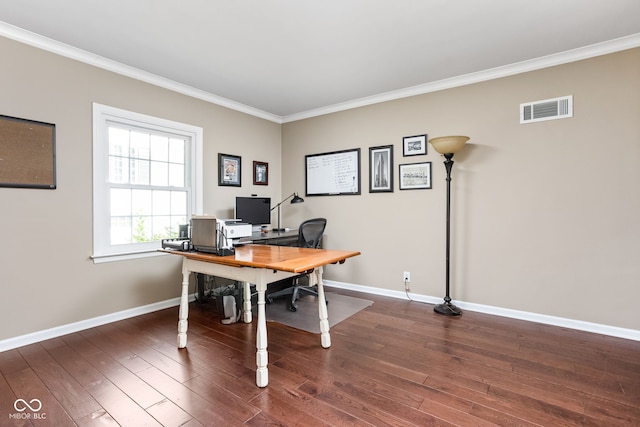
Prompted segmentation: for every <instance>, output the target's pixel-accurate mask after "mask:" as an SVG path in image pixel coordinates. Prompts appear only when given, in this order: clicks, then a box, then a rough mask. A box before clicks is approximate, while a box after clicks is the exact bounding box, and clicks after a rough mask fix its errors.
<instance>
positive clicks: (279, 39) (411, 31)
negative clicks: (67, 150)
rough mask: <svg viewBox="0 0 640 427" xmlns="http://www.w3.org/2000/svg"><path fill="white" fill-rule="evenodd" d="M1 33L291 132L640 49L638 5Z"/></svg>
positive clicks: (173, 17)
mask: <svg viewBox="0 0 640 427" xmlns="http://www.w3.org/2000/svg"><path fill="white" fill-rule="evenodd" d="M0 21H3V22H4V24H2V22H0V24H2V25H0V35H5V36H8V37H11V38H14V39H19V40H21V41H25V42H29V43H31V44H35V45H39V46H40V47H45V48H49V49H50V50H58V51H59V53H60V52H62V53H66V54H67V55H68V56H72V57H76V58H77V59H81V60H85V61H87V62H93V63H96V64H98V65H100V64H103V66H105V67H107V68H108V67H110V68H112V69H117V68H118V67H119V66H120V64H123V66H125V68H123V69H126V70H129V71H128V73H129V74H131V75H135V74H136V72H139V76H146V78H147V80H153V79H154V78H157V79H158V81H161V82H163V84H164V85H165V86H171V84H172V83H173V82H176V83H177V84H179V85H178V86H179V87H182V89H183V91H184V90H186V91H188V90H191V89H193V91H194V93H197V94H199V95H200V96H202V97H205V98H206V95H211V99H212V100H214V102H215V101H216V100H217V101H221V103H222V104H224V103H225V102H227V101H228V103H229V104H230V105H231V106H232V107H237V108H238V109H243V108H245V107H246V109H247V111H248V112H252V113H255V114H256V115H259V116H260V115H262V116H264V117H266V118H270V119H273V120H276V121H281V122H282V121H288V120H291V119H294V118H302V117H305V116H312V115H316V114H321V113H323V112H328V111H331V110H339V109H344V108H349V107H350V106H354V105H358V104H359V103H360V104H366V103H371V102H375V101H377V100H384V99H390V98H393V97H399V96H406V95H411V94H416V93H418V92H420V91H422V92H425V91H427V90H428V89H427V88H429V87H436V88H437V87H439V86H438V85H439V84H440V85H441V84H443V82H447V81H453V80H455V79H461V80H460V81H462V82H464V78H465V76H467V77H469V76H473V75H477V74H478V73H483V72H484V73H487V70H489V72H494V73H499V71H497V70H510V71H508V72H516V71H518V70H526V69H528V68H527V67H529V69H530V68H535V67H538V68H539V67H541V66H546V65H553V63H558V62H561V61H562V59H560V58H563V57H562V55H565V56H564V58H571V53H572V52H573V53H574V54H575V53H576V52H583V53H582V54H584V52H586V50H585V47H588V49H589V52H595V53H596V54H597V53H598V52H599V51H598V48H602V45H601V44H602V43H604V42H607V43H609V44H611V43H613V45H612V46H614V47H613V48H610V50H611V49H613V50H616V49H617V50H620V49H621V48H627V47H634V46H638V45H640V1H638V0H529V1H518V0H482V1H480V0H324V1H320V0H317V1H312V0H261V1H259V0H255V1H250V0H235V1H232V0H180V1H177V0H107V1H105V0H100V1H98V0H55V1H52V0H20V1H2V2H0ZM15 27H18V28H15ZM24 30H26V31H24ZM32 33H35V34H32ZM42 36H44V37H42ZM49 39H52V40H53V41H56V42H53V41H52V40H49ZM612 40H613V41H614V42H611V41H612ZM57 42H61V43H63V44H64V45H61V44H60V43H57ZM65 45H68V46H65ZM605 45H606V43H605ZM54 46H55V47H54ZM74 48H75V49H74ZM78 49H81V50H82V51H79V50H78ZM88 53H91V54H92V55H88ZM602 53H607V52H606V49H604V50H602ZM96 55H97V56H96ZM567 55H568V56H567ZM577 55H578V56H577V57H578V58H579V57H580V56H579V55H580V54H577ZM589 55H592V54H591V53H590V54H589ZM574 56H575V55H574ZM550 58H555V59H552V60H551V59H550ZM531 60H534V61H531ZM536 61H537V62H536ZM545 61H546V62H545ZM565 62H566V61H565ZM104 64H107V65H104ZM527 64H528V65H527ZM532 64H535V65H532ZM518 67H520V68H518ZM131 70H136V72H133V71H131ZM505 72H507V71H505ZM124 73H125V74H126V73H127V72H124ZM447 79H453V80H447ZM434 85H435V86H434Z"/></svg>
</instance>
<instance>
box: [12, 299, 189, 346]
mask: <svg viewBox="0 0 640 427" xmlns="http://www.w3.org/2000/svg"><path fill="white" fill-rule="evenodd" d="M193 300H195V294H193V295H191V296H190V298H189V301H193ZM178 305H180V298H172V299H169V300H165V301H160V302H156V303H153V304H148V305H143V306H141V307H135V308H131V309H128V310H123V311H118V312H116V313H110V314H105V315H104V316H98V317H94V318H92V319H87V320H81V321H80V322H75V323H69V324H67V325H62V326H57V327H55V328H51V329H45V330H43V331H38V332H33V333H31V334H26V335H21V336H17V337H13V338H8V339H6V340H2V341H0V352H2V351H7V350H11V349H14V348H18V347H23V346H25V345H29V344H33V343H36V342H40V341H45V340H49V339H52V338H57V337H60V336H63V335H67V334H71V333H73V332H78V331H83V330H85V329H89V328H94V327H96V326H102V325H106V324H107V323H112V322H117V321H118V320H124V319H128V318H130V317H135V316H140V315H142V314H147V313H152V312H154V311H158V310H164V309H165V308H169V307H175V306H178ZM176 322H177V319H176ZM176 324H177V323H176ZM176 331H177V329H176ZM176 333H177V332H176Z"/></svg>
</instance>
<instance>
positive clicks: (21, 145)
mask: <svg viewBox="0 0 640 427" xmlns="http://www.w3.org/2000/svg"><path fill="white" fill-rule="evenodd" d="M0 163H1V164H0V187H18V188H40V189H48V190H54V189H55V188H56V125H55V124H52V123H44V122H37V121H34V120H27V119H21V118H18V117H10V116H3V115H0Z"/></svg>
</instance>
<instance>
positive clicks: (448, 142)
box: [429, 136, 469, 316]
mask: <svg viewBox="0 0 640 427" xmlns="http://www.w3.org/2000/svg"><path fill="white" fill-rule="evenodd" d="M468 140H469V137H468V136H442V137H438V138H431V139H430V140H429V143H430V144H431V145H432V146H433V148H434V149H435V150H436V151H437V152H438V153H440V154H442V155H444V158H445V161H444V167H445V169H446V170H447V257H446V288H445V297H444V303H442V304H437V305H436V306H435V307H433V311H435V312H436V313H438V314H444V315H445V316H460V315H461V314H462V310H460V309H459V308H458V307H456V306H455V305H453V304H451V297H450V296H449V255H450V253H451V168H453V160H452V159H453V155H454V154H455V153H457V152H458V151H460V150H462V149H463V148H464V145H465V144H466V143H467V141H468Z"/></svg>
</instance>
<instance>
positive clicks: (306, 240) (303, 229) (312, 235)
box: [298, 218, 327, 248]
mask: <svg viewBox="0 0 640 427" xmlns="http://www.w3.org/2000/svg"><path fill="white" fill-rule="evenodd" d="M326 226H327V220H326V219H325V218H313V219H308V220H306V221H304V222H303V223H302V224H300V227H298V246H299V247H301V248H319V247H320V241H321V240H322V233H324V229H325V227H326Z"/></svg>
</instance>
